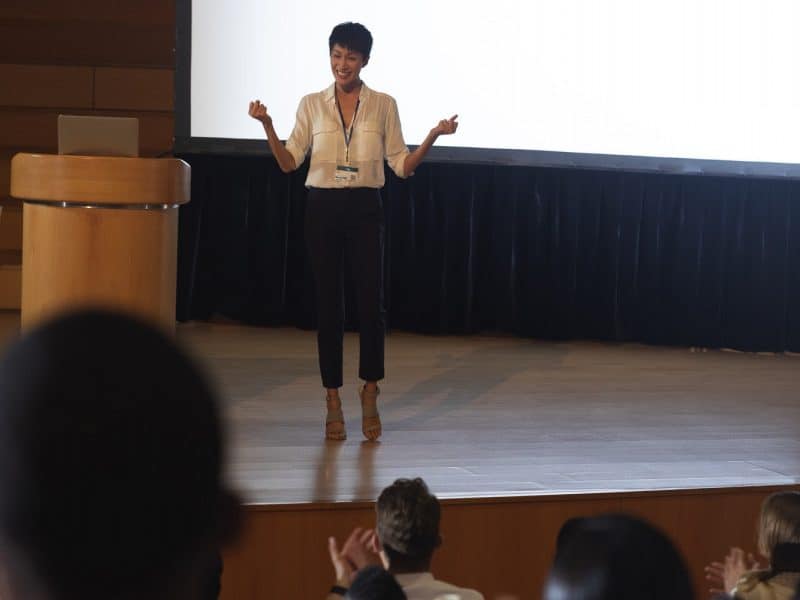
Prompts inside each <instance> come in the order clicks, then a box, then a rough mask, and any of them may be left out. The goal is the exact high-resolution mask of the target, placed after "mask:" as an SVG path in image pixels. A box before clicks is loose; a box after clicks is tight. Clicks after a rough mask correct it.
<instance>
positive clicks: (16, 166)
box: [11, 154, 190, 330]
mask: <svg viewBox="0 0 800 600" xmlns="http://www.w3.org/2000/svg"><path fill="white" fill-rule="evenodd" d="M189 181H190V168H189V165H187V164H186V163H185V162H183V161H181V160H175V159H146V158H121V157H99V156H55V155H40V154H17V155H16V156H15V157H14V158H13V160H12V162H11V195H12V196H14V197H16V198H20V199H22V200H23V201H24V205H23V236H22V327H23V328H27V327H30V326H31V325H33V324H35V323H37V322H39V321H41V320H43V319H48V318H50V317H53V316H55V315H56V314H57V313H61V312H66V311H69V310H76V309H79V308H86V307H95V308H105V309H110V310H119V311H123V312H129V313H133V314H134V315H136V316H138V317H141V318H143V319H144V320H147V321H150V322H153V323H155V324H157V325H161V326H163V327H165V328H166V329H168V330H174V327H175V284H176V277H177V252H178V206H179V205H180V204H183V203H186V202H188V201H189Z"/></svg>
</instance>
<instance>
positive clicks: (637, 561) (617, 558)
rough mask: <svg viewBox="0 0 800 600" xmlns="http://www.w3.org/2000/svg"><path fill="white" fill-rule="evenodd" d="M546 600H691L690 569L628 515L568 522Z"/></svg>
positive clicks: (672, 549) (560, 537) (655, 533)
mask: <svg viewBox="0 0 800 600" xmlns="http://www.w3.org/2000/svg"><path fill="white" fill-rule="evenodd" d="M543 597H544V600H551V599H554V598H558V599H559V600H639V599H640V598H651V599H652V600H692V598H693V591H692V583H691V579H690V577H689V571H688V569H687V568H686V563H685V562H684V560H683V558H682V557H681V555H680V553H679V552H678V551H677V550H676V548H675V546H674V545H673V544H672V542H671V541H670V540H669V538H667V536H666V535H664V534H663V533H662V532H661V531H659V530H658V529H656V528H655V527H653V526H652V525H650V524H649V523H647V522H645V521H642V520H641V519H637V518H634V517H630V516H627V515H600V516H597V517H586V518H577V519H570V520H569V521H567V522H566V523H565V524H564V526H563V527H562V529H561V531H560V532H559V535H558V541H557V546H556V556H555V559H554V561H553V567H552V569H551V571H550V574H549V576H548V579H547V583H546V585H545V592H544V596H543Z"/></svg>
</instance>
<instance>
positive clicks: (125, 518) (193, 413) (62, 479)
mask: <svg viewBox="0 0 800 600" xmlns="http://www.w3.org/2000/svg"><path fill="white" fill-rule="evenodd" d="M222 467H223V440H222V431H221V426H220V418H219V415H218V406H217V397H216V394H215V393H214V391H213V389H212V387H211V386H210V385H209V382H208V381H207V380H206V377H205V376H204V374H203V372H202V371H201V370H200V369H199V368H198V367H197V366H196V365H195V364H194V362H193V361H192V360H190V358H189V357H188V356H187V355H186V354H185V353H184V352H183V351H182V350H180V349H179V348H178V346H177V345H176V344H175V342H173V341H172V340H171V339H169V338H168V337H167V336H166V335H164V334H163V333H162V332H160V331H158V330H156V329H155V328H153V327H151V326H150V325H146V324H144V323H141V322H139V321H138V320H136V319H133V318H130V317H126V316H122V315H117V314H113V313H109V312H103V311H82V312H79V313H75V314H71V315H67V316H64V317H61V318H57V319H56V320H54V321H51V322H49V323H46V324H44V325H42V326H41V327H38V328H36V329H34V330H32V331H31V332H29V333H28V334H27V335H25V336H23V337H22V338H21V339H20V340H18V341H16V342H15V343H14V344H12V345H11V347H10V348H9V350H8V352H7V354H6V356H5V357H4V359H3V360H2V361H1V362H0V543H2V545H3V546H4V547H5V548H6V549H7V550H8V553H10V554H13V555H14V559H13V560H14V561H15V562H17V563H22V564H23V565H24V567H25V571H27V572H28V579H29V581H28V582H27V583H28V584H30V583H32V582H35V583H36V584H38V585H39V586H43V587H44V588H45V589H46V590H47V593H48V594H49V595H50V596H52V597H54V598H78V597H84V598H121V597H137V596H138V597H142V596H143V595H145V592H147V594H146V595H149V596H151V597H155V596H156V594H151V593H149V592H155V591H158V589H159V588H158V586H159V585H162V584H166V583H167V582H174V581H175V577H176V575H175V574H176V573H183V572H185V570H186V569H187V568H188V566H189V565H192V564H194V563H196V562H201V561H204V560H206V556H213V555H214V554H215V553H216V551H217V548H218V545H219V544H220V543H222V542H223V541H225V540H226V539H227V538H228V537H229V536H232V535H233V534H234V532H235V530H236V525H237V521H238V516H239V508H238V506H239V505H238V499H237V498H236V496H235V494H233V493H232V492H230V491H228V489H227V487H226V486H225V485H224V484H223V476H222Z"/></svg>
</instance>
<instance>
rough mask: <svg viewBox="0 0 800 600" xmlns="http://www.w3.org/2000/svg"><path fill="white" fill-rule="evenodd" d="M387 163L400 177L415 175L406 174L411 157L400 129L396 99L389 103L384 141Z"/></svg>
mask: <svg viewBox="0 0 800 600" xmlns="http://www.w3.org/2000/svg"><path fill="white" fill-rule="evenodd" d="M384 143H385V151H386V161H387V162H388V163H389V167H391V169H392V171H394V172H395V174H396V175H397V176H398V177H403V178H405V177H408V176H409V175H413V173H408V174H407V173H406V172H405V169H404V164H405V160H406V156H408V155H409V151H408V146H406V142H405V140H404V139H403V130H402V128H401V127H400V113H399V112H398V110H397V102H396V101H395V100H394V98H392V99H391V102H390V103H389V107H388V110H387V111H386V138H385V140H384Z"/></svg>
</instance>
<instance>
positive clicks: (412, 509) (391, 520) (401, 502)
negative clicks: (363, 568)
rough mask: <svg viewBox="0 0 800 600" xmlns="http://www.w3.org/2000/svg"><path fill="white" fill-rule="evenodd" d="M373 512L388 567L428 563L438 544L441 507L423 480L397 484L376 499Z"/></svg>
mask: <svg viewBox="0 0 800 600" xmlns="http://www.w3.org/2000/svg"><path fill="white" fill-rule="evenodd" d="M375 510H376V512H377V524H376V528H377V533H378V539H379V540H380V542H381V545H382V546H383V549H384V552H386V555H387V557H388V558H389V564H390V566H391V567H393V568H396V567H398V566H401V567H404V568H406V567H418V566H424V565H425V564H426V563H428V562H430V559H431V556H433V552H434V550H436V548H437V547H438V546H439V544H440V543H441V538H440V537H439V521H440V519H441V507H440V505H439V500H438V499H437V498H436V496H434V495H433V494H431V493H430V491H428V486H427V485H425V482H424V481H423V480H422V479H420V478H419V477H417V478H416V479H398V480H396V481H395V482H394V483H393V484H392V485H390V486H389V487H387V488H385V489H384V490H383V491H382V492H381V495H380V496H378V502H377V504H376V507H375Z"/></svg>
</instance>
